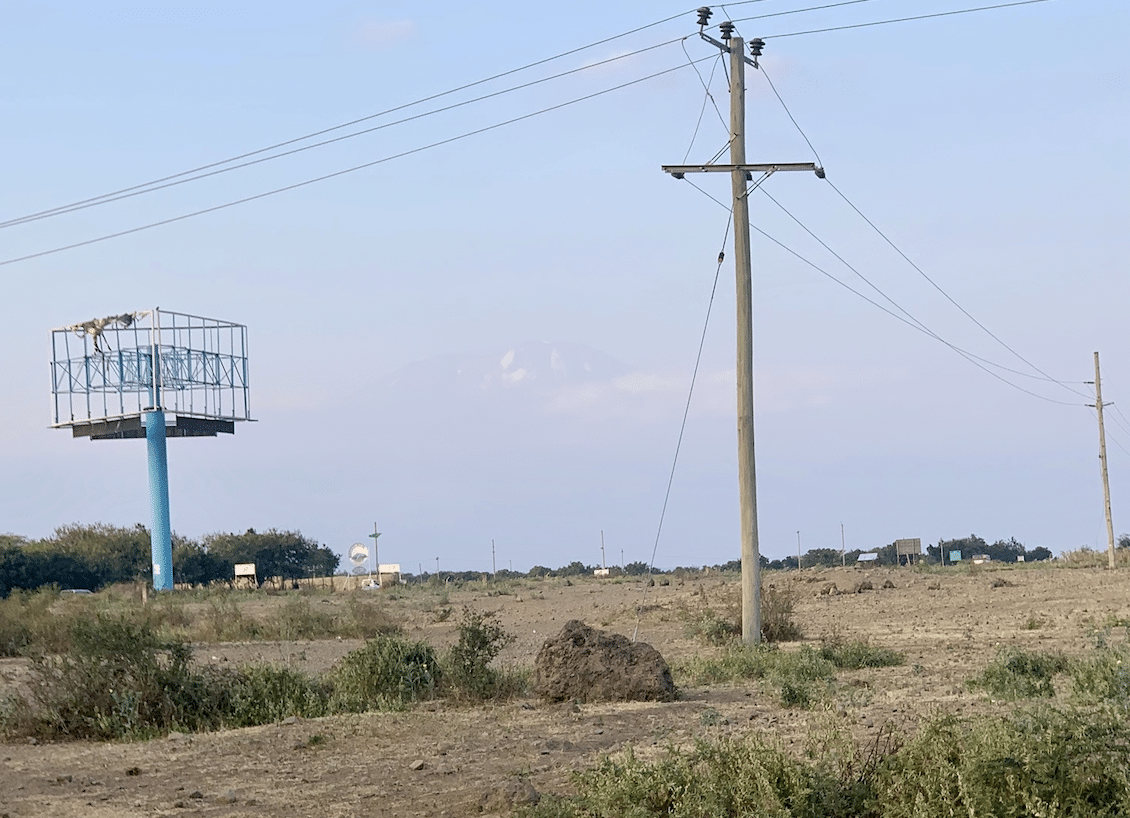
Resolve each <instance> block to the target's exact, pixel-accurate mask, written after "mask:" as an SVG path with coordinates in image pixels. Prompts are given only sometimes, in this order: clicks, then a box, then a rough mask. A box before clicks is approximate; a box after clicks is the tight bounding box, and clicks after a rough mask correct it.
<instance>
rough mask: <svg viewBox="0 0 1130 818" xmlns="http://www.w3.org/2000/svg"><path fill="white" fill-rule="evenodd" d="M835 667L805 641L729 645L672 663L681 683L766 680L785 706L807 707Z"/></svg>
mask: <svg viewBox="0 0 1130 818" xmlns="http://www.w3.org/2000/svg"><path fill="white" fill-rule="evenodd" d="M835 671H836V667H835V665H834V664H833V663H832V662H830V661H829V660H827V659H825V658H823V657H822V656H820V654H819V652H817V651H815V650H813V649H812V648H810V647H808V646H807V645H805V646H803V647H801V649H800V650H797V651H783V650H780V649H779V648H778V647H776V646H775V645H764V644H763V645H758V646H756V647H752V648H747V647H744V646H742V647H736V646H735V647H731V648H729V649H727V650H726V651H725V652H723V653H722V654H721V655H720V656H718V657H706V658H702V657H698V658H694V659H692V660H690V661H689V662H685V663H682V664H679V665H676V667H675V673H676V674H677V675H678V677H679V684H680V685H686V684H689V685H701V684H726V683H734V682H739V681H746V680H751V679H761V680H765V681H766V683H767V684H769V685H771V686H772V687H774V688H776V689H777V691H778V693H779V696H780V700H781V703H782V704H784V705H785V706H786V707H801V708H804V707H809V706H811V705H812V704H813V703H814V702H815V701H816V700H817V699H819V698H820V697H821V696H822V695H823V693H824V690H825V689H826V687H827V684H828V683H829V682H830V681H831V680H832V679H833V678H834V676H835Z"/></svg>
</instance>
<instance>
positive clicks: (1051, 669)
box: [968, 648, 1069, 699]
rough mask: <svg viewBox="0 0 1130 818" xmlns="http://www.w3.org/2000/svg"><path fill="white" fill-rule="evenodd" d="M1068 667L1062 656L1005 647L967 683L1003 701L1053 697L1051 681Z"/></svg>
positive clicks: (1065, 659)
mask: <svg viewBox="0 0 1130 818" xmlns="http://www.w3.org/2000/svg"><path fill="white" fill-rule="evenodd" d="M1068 668H1069V662H1068V660H1067V658H1066V657H1065V656H1063V654H1061V653H1040V652H1037V651H1028V650H1024V649H1023V648H1003V649H1002V650H1001V651H1000V652H999V653H998V654H997V658H996V659H994V660H993V661H992V662H990V663H989V666H988V667H986V668H985V669H984V671H982V672H981V675H979V676H977V677H975V678H973V679H970V680H969V683H968V684H969V686H970V687H971V688H981V689H983V690H985V691H986V692H988V693H989V694H990V695H993V696H997V697H999V698H1002V699H1032V698H1040V697H1042V698H1051V697H1052V696H1055V687H1054V685H1053V684H1052V678H1053V677H1054V676H1055V675H1056V674H1057V673H1063V672H1064V671H1066V670H1068Z"/></svg>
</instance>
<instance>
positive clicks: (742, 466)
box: [663, 6, 824, 645]
mask: <svg viewBox="0 0 1130 818" xmlns="http://www.w3.org/2000/svg"><path fill="white" fill-rule="evenodd" d="M698 15H699V16H698V24H699V27H700V30H699V36H700V37H702V39H704V40H705V41H706V42H708V43H710V44H711V45H713V46H715V47H717V48H719V49H721V50H722V51H724V52H726V53H728V54H729V55H730V164H729V165H664V166H663V170H664V171H666V172H667V173H670V174H671V175H672V176H673V177H674V178H676V179H682V178H684V176H685V175H686V174H688V173H707V172H712V171H713V172H721V173H729V174H730V186H731V188H732V190H733V197H734V274H735V279H736V285H737V318H738V348H737V370H738V376H737V381H738V384H737V386H738V498H739V503H740V510H739V520H740V525H741V540H742V546H741V548H742V550H741V555H742V642H744V643H745V644H747V645H754V644H757V643H758V642H760V641H761V551H760V548H759V543H758V539H757V479H756V474H755V460H754V447H753V280H752V274H751V267H752V264H751V259H750V240H749V188H748V185H749V183H750V181H751V180H752V175H751V174H753V173H763V174H765V177H768V176H770V175H771V174H773V173H776V172H777V171H781V170H810V171H814V172H815V173H816V175H817V176H819V177H820V178H824V171H823V169H822V168H820V167H817V166H816V165H815V164H813V163H811V162H791V163H776V164H756V165H748V164H746V161H745V159H746V157H745V66H746V63H747V62H748V63H749V64H750V65H752V66H753V67H754V68H756V67H757V58H758V57H759V56H760V55H761V49H762V48H763V47H764V46H765V43H764V41H762V40H760V39H757V38H755V39H753V40H751V41H750V51H751V53H752V54H753V59H750V58H749V57H746V56H745V41H744V40H743V39H742V38H741V37H735V36H734V35H733V32H734V24H733V23H732V22H730V21H726V22H723V23H720V24H719V26H718V29H719V32H720V35H719V36H720V37H721V38H722V40H721V42H719V41H718V40H715V39H714V38H713V37H710V36H709V35H707V34H706V32H705V29H706V26H707V25H708V21H709V19H710V16H711V12H710V9H709V8H708V7H705V6H704V7H703V8H700V9H699V10H698ZM762 181H764V177H763V179H762Z"/></svg>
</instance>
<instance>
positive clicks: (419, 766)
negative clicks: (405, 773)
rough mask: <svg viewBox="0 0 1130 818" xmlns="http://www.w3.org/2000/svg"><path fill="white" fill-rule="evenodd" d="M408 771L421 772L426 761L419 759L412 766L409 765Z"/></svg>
mask: <svg viewBox="0 0 1130 818" xmlns="http://www.w3.org/2000/svg"><path fill="white" fill-rule="evenodd" d="M408 769H410V770H413V771H419V770H422V769H424V759H422V758H417V759H416V760H415V761H413V762H412V763H411V764H409V765H408Z"/></svg>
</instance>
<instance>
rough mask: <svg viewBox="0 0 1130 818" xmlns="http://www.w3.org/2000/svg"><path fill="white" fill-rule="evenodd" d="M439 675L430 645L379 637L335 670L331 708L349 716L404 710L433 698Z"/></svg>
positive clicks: (346, 659) (355, 652) (331, 679)
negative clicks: (370, 712)
mask: <svg viewBox="0 0 1130 818" xmlns="http://www.w3.org/2000/svg"><path fill="white" fill-rule="evenodd" d="M441 673H442V671H441V669H440V663H439V660H438V659H437V657H436V653H435V650H434V649H433V648H432V647H431V646H430V645H427V644H424V643H423V642H408V641H405V640H403V639H398V638H397V637H395V636H378V637H377V638H375V639H372V640H370V641H369V642H368V643H367V644H366V645H365V647H363V648H359V649H357V650H355V651H353V652H352V653H350V654H348V655H347V656H346V657H345V658H344V659H342V660H341V662H340V663H339V664H338V665H337V666H336V667H335V668H334V670H333V672H332V673H331V675H330V685H331V687H332V690H333V692H332V694H331V707H332V709H333V710H334V711H335V712H349V713H362V712H364V711H366V710H403V709H404V708H405V707H407V706H408V705H410V704H413V703H415V702H418V701H423V700H425V699H430V698H432V697H433V696H435V693H436V689H437V686H438V684H439V682H440V678H441Z"/></svg>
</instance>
